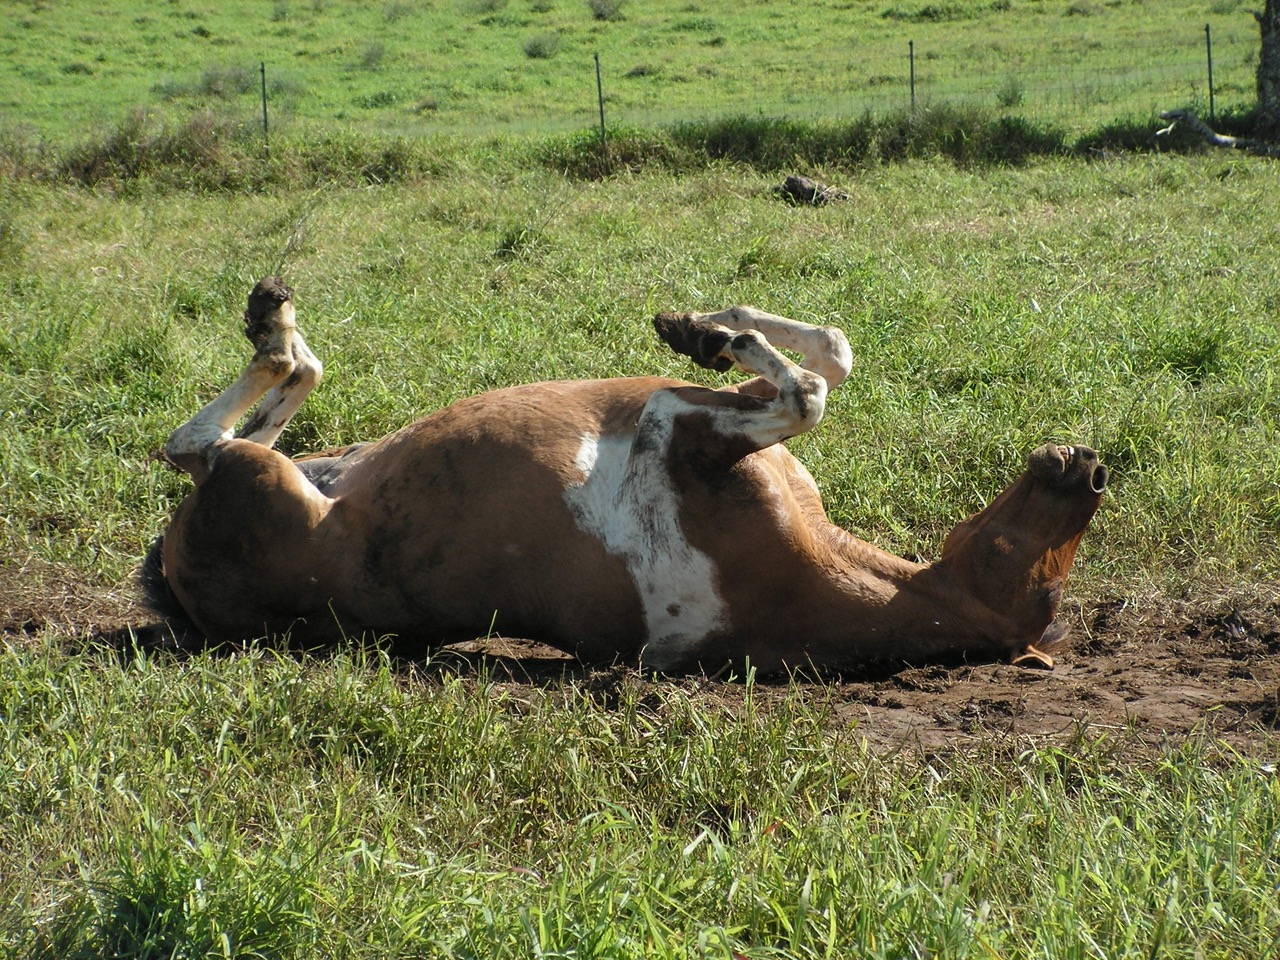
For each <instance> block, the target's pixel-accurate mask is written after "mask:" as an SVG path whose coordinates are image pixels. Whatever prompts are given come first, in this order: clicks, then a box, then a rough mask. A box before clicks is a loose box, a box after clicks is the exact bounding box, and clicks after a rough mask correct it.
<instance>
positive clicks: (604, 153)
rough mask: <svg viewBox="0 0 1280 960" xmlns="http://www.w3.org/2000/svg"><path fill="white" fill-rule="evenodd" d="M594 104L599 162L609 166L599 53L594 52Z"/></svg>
mask: <svg viewBox="0 0 1280 960" xmlns="http://www.w3.org/2000/svg"><path fill="white" fill-rule="evenodd" d="M596 102H597V103H598V104H599V105H600V162H601V163H603V164H604V165H605V166H606V167H607V166H608V164H609V144H608V142H607V141H606V139H605V132H604V84H603V83H602V82H601V80H600V51H598V50H597V51H596Z"/></svg>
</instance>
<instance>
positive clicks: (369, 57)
mask: <svg viewBox="0 0 1280 960" xmlns="http://www.w3.org/2000/svg"><path fill="white" fill-rule="evenodd" d="M9 9H10V10H11V11H12V15H9V16H6V17H5V19H4V22H3V23H0V52H2V54H3V55H2V56H0V125H7V126H10V127H20V128H23V129H25V130H28V131H34V132H35V133H36V134H38V135H39V136H42V137H45V138H48V139H50V140H52V141H54V142H66V141H69V140H77V139H80V138H82V137H83V136H85V134H86V133H88V132H89V131H92V130H93V129H95V128H100V127H102V126H103V125H104V124H114V123H116V122H117V121H118V120H119V118H120V117H121V116H122V115H123V114H124V113H126V112H127V111H129V110H132V109H135V108H146V109H149V110H152V111H155V112H157V113H159V114H161V115H165V116H169V117H179V118H180V117H182V116H185V115H187V114H188V113H190V112H191V111H193V110H199V109H209V108H212V109H215V110H217V111H218V112H219V113H221V114H224V115H226V116H229V117H231V118H233V119H234V120H235V121H237V122H240V123H243V124H245V125H246V126H247V127H253V126H254V125H256V124H257V123H258V122H259V120H258V118H259V114H260V109H261V107H260V95H261V90H260V88H261V80H262V77H261V75H260V73H259V70H260V65H262V64H265V68H266V79H267V87H268V99H269V101H270V108H269V114H270V117H271V121H270V122H271V123H273V124H274V125H275V126H276V128H277V129H278V130H280V131H288V130H291V129H293V130H296V129H299V128H301V129H308V130H313V131H314V130H316V129H329V128H331V127H332V126H333V125H334V124H341V125H342V126H345V127H348V128H352V129H359V130H362V131H366V132H380V133H384V134H391V133H396V134H413V135H420V134H424V133H437V132H441V131H455V132H456V131H467V132H477V131H486V130H508V129H526V130H539V131H546V130H563V129H573V128H577V127H582V126H587V125H590V124H592V123H594V122H595V118H596V111H597V105H596V92H597V91H596V78H595V66H594V62H593V57H594V56H595V55H596V54H598V55H599V56H600V61H601V72H602V81H603V87H604V92H605V94H606V97H607V101H606V107H607V113H608V115H609V119H610V121H611V122H612V123H614V124H635V123H653V122H674V121H677V120H684V119H691V118H701V117H705V116H707V115H718V114H723V113H726V112H731V113H755V112H757V111H760V112H764V113H768V114H770V115H775V114H781V115H790V116H808V115H812V114H817V115H823V116H841V115H843V116H849V115H857V114H860V113H862V112H863V111H864V110H866V109H871V110H877V111H880V110H886V109H905V108H906V107H907V105H908V104H909V102H910V96H911V95H910V86H909V80H910V72H911V69H910V65H909V62H908V44H909V43H913V44H914V49H915V51H916V66H915V72H916V81H917V87H918V97H919V99H920V100H921V101H922V102H924V101H927V100H938V99H948V98H960V99H963V100H966V101H972V102H976V103H978V104H979V105H981V106H984V107H988V108H996V107H1000V108H1002V109H1005V110H1008V111H1010V112H1012V113H1014V114H1021V113H1030V114H1033V115H1045V116H1049V117H1052V118H1053V119H1056V120H1057V121H1059V122H1061V123H1066V124H1068V125H1071V126H1073V127H1080V128H1088V127H1090V126H1094V125H1097V124H1098V123H1100V122H1105V121H1108V120H1112V119H1114V118H1115V116H1116V115H1117V114H1121V113H1125V114H1127V113H1139V114H1142V115H1145V116H1151V115H1153V114H1154V112H1155V111H1157V110H1160V109H1169V108H1171V107H1176V106H1196V107H1198V108H1199V109H1200V110H1201V111H1202V112H1204V111H1206V110H1207V107H1208V91H1207V82H1206V80H1207V78H1206V73H1207V71H1206V69H1205V56H1204V26H1205V24H1206V22H1208V23H1211V24H1212V27H1213V31H1214V36H1215V38H1216V39H1215V49H1216V51H1217V52H1216V54H1215V58H1214V59H1215V66H1214V72H1215V87H1216V95H1217V98H1218V106H1219V107H1220V108H1232V107H1238V106H1240V105H1241V104H1242V103H1247V102H1248V101H1249V100H1250V99H1251V98H1252V96H1253V69H1254V65H1255V64H1256V62H1257V27H1256V25H1255V23H1254V21H1253V18H1252V16H1250V14H1249V12H1248V4H1245V3H1243V2H1242V0H1215V2H1212V3H1204V2H1185V0H1184V2H1166V3H1157V2H1153V0H1148V2H1141V0H1112V2H1103V0H952V2H947V3H926V2H923V0H905V2H902V3H895V2H889V0H886V2H884V3H878V2H867V0H852V2H849V0H832V2H821V3H812V2H804V3H802V2H798V0H785V2H771V3H757V4H736V5H734V4H728V3H724V2H722V0H702V2H689V0H646V2H643V3H642V2H639V0H634V2H629V0H590V2H587V0H435V2H424V3H414V2H405V0H380V2H359V3H356V2H337V0H277V2H273V3H264V2H254V0H233V2H226V3H220V4H216V5H207V4H206V5H203V6H202V5H193V4H191V3H188V2H184V0H172V2H168V3H164V4H150V3H138V2H120V3H113V4H109V5H101V4H89V3H84V2H72V3H44V2H32V3H16V2H15V3H12V4H10V5H9Z"/></svg>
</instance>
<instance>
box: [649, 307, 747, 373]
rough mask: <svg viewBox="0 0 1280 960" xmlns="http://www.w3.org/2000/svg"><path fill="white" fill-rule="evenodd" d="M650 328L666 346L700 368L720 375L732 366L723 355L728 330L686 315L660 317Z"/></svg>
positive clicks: (674, 314) (667, 314)
mask: <svg viewBox="0 0 1280 960" xmlns="http://www.w3.org/2000/svg"><path fill="white" fill-rule="evenodd" d="M653 328H654V329H655V330H656V331H658V336H660V337H661V338H662V339H663V341H664V342H665V343H666V345H667V346H669V347H670V348H671V349H672V350H674V351H675V352H676V353H680V354H684V355H685V356H686V357H689V358H690V359H691V360H693V362H694V363H696V364H697V365H698V366H700V367H706V368H707V369H708V370H716V371H719V372H720V373H724V371H726V370H728V369H730V368H731V367H732V366H733V358H732V357H728V356H726V355H725V353H724V349H725V347H726V346H728V345H729V341H730V340H731V339H732V338H733V331H732V330H726V329H725V328H724V327H722V326H720V325H719V324H715V323H712V322H711V321H709V320H698V319H695V318H694V317H693V315H692V314H688V313H660V314H658V315H657V316H656V317H654V318H653Z"/></svg>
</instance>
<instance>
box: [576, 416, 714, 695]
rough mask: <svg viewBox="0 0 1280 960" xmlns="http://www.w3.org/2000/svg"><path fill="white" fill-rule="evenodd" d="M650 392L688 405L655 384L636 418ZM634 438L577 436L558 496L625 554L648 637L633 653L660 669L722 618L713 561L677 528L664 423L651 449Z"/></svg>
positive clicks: (610, 547)
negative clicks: (565, 485) (568, 479)
mask: <svg viewBox="0 0 1280 960" xmlns="http://www.w3.org/2000/svg"><path fill="white" fill-rule="evenodd" d="M655 398H657V399H658V401H659V402H660V403H661V402H663V398H670V400H671V401H674V402H675V403H676V404H679V407H680V408H681V409H682V410H688V409H692V408H691V407H689V406H688V405H687V404H684V403H681V402H680V401H679V400H677V399H676V398H675V397H674V395H672V394H670V393H668V392H666V391H660V392H659V393H658V394H655V395H654V397H653V398H650V400H649V404H650V406H648V407H646V409H645V413H644V415H643V417H642V422H644V421H645V420H648V419H649V418H650V417H651V416H652V414H653V413H654V410H653V404H654V400H655ZM663 412H664V413H665V411H663ZM673 413H674V410H673ZM667 422H668V423H669V422H670V421H669V420H668V421H667ZM634 439H635V438H634V437H633V436H622V437H619V436H605V437H583V438H582V445H581V446H580V447H579V449H578V455H577V464H578V466H579V467H580V468H582V471H583V474H584V478H583V481H582V483H580V484H578V485H576V486H573V487H570V488H569V489H567V490H566V491H565V492H564V499H565V502H566V503H567V504H568V507H569V510H570V511H571V512H572V513H573V515H574V518H575V520H576V521H577V524H578V528H579V529H581V530H582V531H583V532H585V533H588V534H591V535H592V536H594V537H596V538H597V539H599V541H600V543H601V544H603V546H604V548H605V550H607V551H608V552H609V553H611V554H614V555H616V556H621V557H623V558H624V559H625V561H626V564H627V569H628V571H630V573H631V576H632V579H633V580H634V581H635V584H636V589H637V591H638V592H639V594H640V603H641V605H642V607H643V610H644V618H645V631H646V636H647V638H648V641H647V643H646V645H645V648H644V650H643V651H642V653H641V657H642V659H643V661H644V663H645V664H646V665H647V666H649V667H652V668H654V669H657V670H663V669H666V668H668V667H674V666H676V665H678V664H679V663H680V662H681V661H682V660H684V659H686V658H687V657H688V656H689V655H690V654H692V653H693V652H694V651H695V650H696V648H697V645H698V644H699V643H700V642H701V641H702V640H703V639H705V638H706V637H707V636H709V635H711V634H712V633H714V632H716V631H717V630H724V629H726V628H727V626H728V617H727V610H726V609H725V605H724V601H723V600H722V599H721V598H720V595H719V593H718V592H717V585H716V568H715V564H714V563H713V562H712V560H711V558H710V557H709V556H707V555H706V554H705V553H703V552H701V551H700V550H697V549H695V548H694V547H692V546H691V545H690V544H689V542H688V540H687V539H686V538H685V536H684V532H683V531H682V530H681V529H680V519H679V515H678V513H677V510H678V507H679V504H678V501H677V496H676V491H675V488H674V486H673V485H672V482H671V477H670V476H669V475H668V473H667V469H666V464H665V455H666V448H667V445H668V442H669V440H670V430H667V431H666V433H665V434H663V435H662V436H661V437H660V438H659V439H660V445H659V448H658V449H642V450H635V449H634V443H633V441H634Z"/></svg>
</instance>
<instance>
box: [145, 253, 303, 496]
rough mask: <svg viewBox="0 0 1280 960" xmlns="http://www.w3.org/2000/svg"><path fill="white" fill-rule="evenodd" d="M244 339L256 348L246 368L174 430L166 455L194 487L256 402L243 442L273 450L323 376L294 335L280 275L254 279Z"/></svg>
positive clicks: (290, 306) (288, 297)
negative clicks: (188, 478)
mask: <svg viewBox="0 0 1280 960" xmlns="http://www.w3.org/2000/svg"><path fill="white" fill-rule="evenodd" d="M244 321H245V335H246V336H247V337H248V338H249V340H250V342H251V343H253V345H254V347H255V350H254V355H253V359H252V360H250V361H249V364H248V366H246V367H245V369H244V371H243V372H242V373H241V374H240V376H239V377H238V378H237V379H236V381H235V382H234V383H232V384H231V386H229V387H228V388H227V389H226V390H224V391H223V392H222V393H221V394H219V395H218V396H217V397H216V398H214V399H213V400H212V401H210V402H209V403H208V404H206V405H205V406H204V407H203V408H202V409H201V410H200V411H199V412H198V413H197V414H196V415H195V416H194V417H192V418H191V419H190V420H188V421H187V422H186V423H184V424H183V425H182V426H180V427H179V428H178V429H177V430H175V431H174V432H173V433H172V434H171V435H170V436H169V439H168V440H167V441H166V443H165V445H164V456H165V459H167V460H168V461H169V462H171V463H173V464H174V465H175V466H177V467H178V468H179V469H181V470H183V471H185V472H186V473H188V474H190V475H191V477H192V479H193V480H195V481H196V483H197V484H199V483H200V482H202V481H203V480H204V479H205V478H206V477H208V475H209V470H210V468H211V467H212V464H213V460H214V458H215V457H216V456H217V453H218V450H219V449H220V447H221V446H222V445H223V444H224V443H225V442H226V441H228V440H230V439H232V438H233V433H232V430H233V428H234V427H235V425H236V423H237V421H239V420H240V418H241V417H243V416H244V415H245V414H246V413H248V412H249V410H250V408H251V407H253V405H254V403H255V402H257V401H259V400H261V403H260V404H259V406H258V408H257V410H255V411H254V414H253V416H252V417H250V418H249V420H248V422H247V423H246V424H245V427H244V429H242V430H241V431H240V434H239V435H238V436H240V437H241V438H243V439H246V440H250V441H253V442H255V443H260V444H262V445H263V446H266V447H270V446H272V445H273V444H274V443H275V441H276V439H277V438H278V437H279V436H280V433H281V431H282V430H283V429H284V427H285V425H286V424H287V423H288V422H289V419H290V418H291V417H292V416H293V414H294V413H296V412H297V410H298V408H299V407H300V406H301V405H302V402H303V400H305V399H306V397H307V394H308V393H310V392H311V390H312V388H313V387H314V386H315V385H316V384H317V383H318V382H319V380H320V376H321V373H322V367H321V364H320V361H319V360H317V359H316V357H315V354H313V353H312V352H311V351H310V349H308V347H307V345H306V343H305V342H304V341H303V339H302V335H301V334H300V333H299V332H298V326H297V321H296V316H295V313H294V308H293V294H292V291H291V290H290V289H289V288H288V286H286V285H285V284H284V282H283V281H281V280H280V279H279V278H278V277H266V278H264V279H262V280H260V281H258V283H257V285H256V286H255V287H254V288H253V291H252V292H251V293H250V294H249V300H248V305H247V308H246V310H245V314H244Z"/></svg>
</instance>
